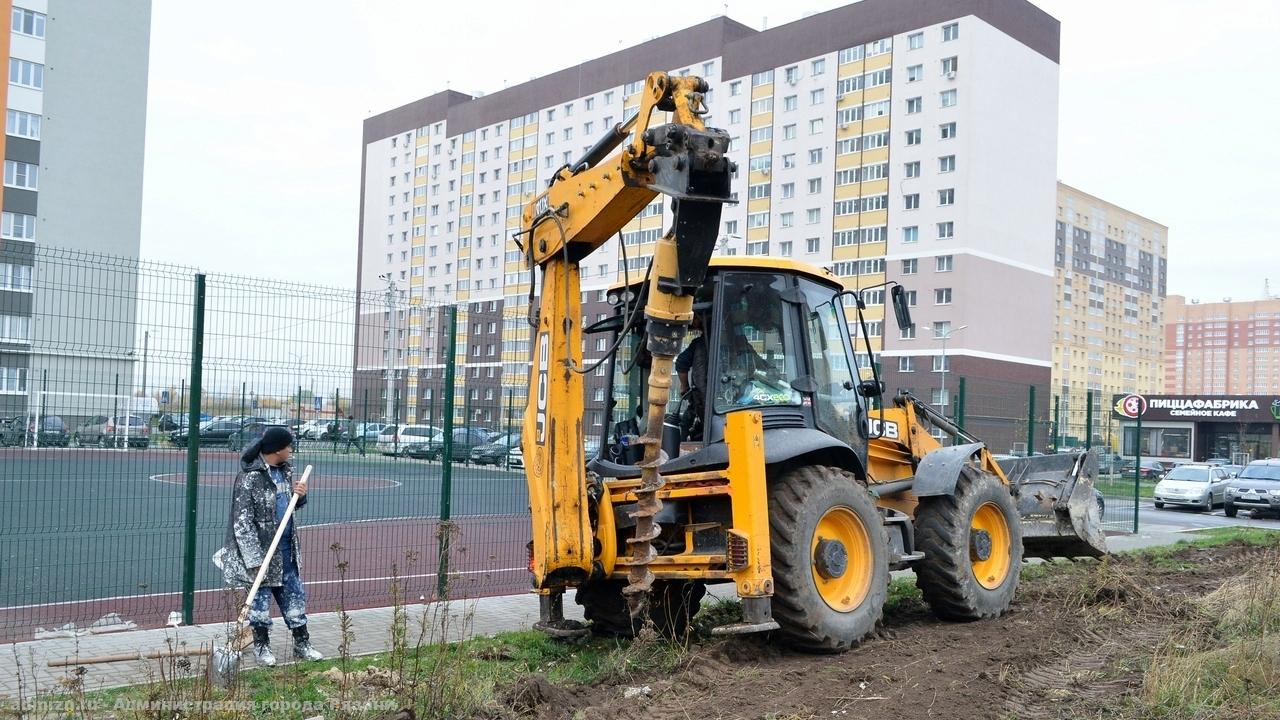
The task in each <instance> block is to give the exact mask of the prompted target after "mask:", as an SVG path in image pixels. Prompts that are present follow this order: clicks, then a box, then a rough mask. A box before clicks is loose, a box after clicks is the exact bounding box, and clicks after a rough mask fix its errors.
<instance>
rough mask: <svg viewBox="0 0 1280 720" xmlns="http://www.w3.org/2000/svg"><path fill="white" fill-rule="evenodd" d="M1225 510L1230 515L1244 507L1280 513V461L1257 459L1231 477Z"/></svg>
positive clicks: (1252, 511) (1257, 511)
mask: <svg viewBox="0 0 1280 720" xmlns="http://www.w3.org/2000/svg"><path fill="white" fill-rule="evenodd" d="M1222 510H1223V512H1224V513H1226V516H1227V517H1235V516H1236V513H1238V512H1239V511H1240V510H1249V511H1251V514H1256V513H1263V512H1271V513H1280V460H1278V459H1274V458H1273V459H1269V460H1255V461H1253V462H1251V463H1249V464H1248V465H1246V466H1245V468H1244V470H1242V471H1240V474H1239V475H1237V476H1236V477H1234V478H1232V479H1231V480H1228V481H1227V487H1226V501H1225V502H1224V503H1223V506H1222Z"/></svg>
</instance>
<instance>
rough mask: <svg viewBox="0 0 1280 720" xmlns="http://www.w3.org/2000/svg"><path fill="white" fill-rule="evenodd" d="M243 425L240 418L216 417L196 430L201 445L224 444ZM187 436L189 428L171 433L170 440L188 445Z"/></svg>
mask: <svg viewBox="0 0 1280 720" xmlns="http://www.w3.org/2000/svg"><path fill="white" fill-rule="evenodd" d="M243 427H244V425H242V424H241V423H240V421H238V420H225V419H224V420H217V419H215V420H210V421H209V422H207V423H205V424H203V425H201V426H200V427H199V428H198V429H197V430H196V436H197V437H198V438H199V443H200V444H201V445H222V444H225V443H226V442H227V438H229V437H231V434H232V433H234V432H237V431H239V430H240V429H242V428H243ZM187 437H188V433H187V428H183V429H181V430H174V431H173V432H171V433H169V441H170V442H172V443H173V444H174V445H186V444H187Z"/></svg>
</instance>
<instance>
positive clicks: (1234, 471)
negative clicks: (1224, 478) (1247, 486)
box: [1222, 465, 1244, 477]
mask: <svg viewBox="0 0 1280 720" xmlns="http://www.w3.org/2000/svg"><path fill="white" fill-rule="evenodd" d="M1222 469H1223V470H1225V471H1226V473H1227V475H1229V476H1231V477H1235V476H1237V475H1239V474H1240V473H1241V471H1243V470H1244V466H1243V465H1223V466H1222Z"/></svg>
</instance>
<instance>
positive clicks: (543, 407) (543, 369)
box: [535, 333, 551, 445]
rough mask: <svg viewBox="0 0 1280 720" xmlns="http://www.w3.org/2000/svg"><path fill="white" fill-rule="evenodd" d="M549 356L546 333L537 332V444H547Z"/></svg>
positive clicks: (548, 342) (548, 343) (549, 350)
mask: <svg viewBox="0 0 1280 720" xmlns="http://www.w3.org/2000/svg"><path fill="white" fill-rule="evenodd" d="M550 357H551V347H550V340H549V338H548V334H547V333H539V334H538V411H537V413H536V414H535V421H536V433H535V436H536V437H537V439H538V444H539V445H546V444H547V361H548V360H549V359H550Z"/></svg>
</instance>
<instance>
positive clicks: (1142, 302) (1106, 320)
mask: <svg viewBox="0 0 1280 720" xmlns="http://www.w3.org/2000/svg"><path fill="white" fill-rule="evenodd" d="M1168 238H1169V228H1167V227H1165V226H1164V225H1161V224H1160V223H1158V222H1155V221H1154V220H1150V219H1147V218H1145V217H1143V216H1141V215H1139V214H1137V213H1135V212H1132V211H1130V210H1126V209H1125V208H1122V207H1120V206H1118V205H1115V204H1114V203H1110V202H1108V201H1106V200H1103V199H1101V198H1098V197H1096V196H1094V195H1090V194H1088V193H1086V192H1084V191H1082V190H1079V189H1077V188H1074V187H1071V186H1070V185H1067V184H1065V183H1061V182H1059V183H1058V213H1057V222H1056V223H1055V227H1054V265H1055V281H1056V287H1055V293H1054V306H1055V317H1056V322H1055V324H1054V328H1053V383H1052V384H1053V392H1054V393H1055V394H1056V395H1057V396H1058V399H1059V403H1060V408H1059V416H1058V422H1059V423H1060V426H1061V429H1060V436H1061V437H1060V441H1061V442H1062V443H1064V444H1066V445H1077V444H1083V443H1084V433H1085V429H1086V422H1085V415H1086V412H1087V402H1088V400H1087V393H1088V391H1090V390H1092V391H1093V395H1094V409H1095V410H1094V419H1095V422H1094V435H1095V438H1094V440H1095V441H1103V440H1105V437H1103V434H1102V433H1103V430H1102V426H1103V424H1102V423H1101V422H1099V421H1098V418H1105V417H1107V412H1108V411H1107V409H1106V406H1107V405H1108V404H1109V402H1110V398H1111V397H1112V396H1114V395H1124V394H1128V393H1139V394H1150V393H1156V392H1159V391H1160V388H1161V384H1162V382H1163V381H1164V371H1163V367H1164V333H1165V292H1166V287H1167V271H1168ZM1112 441H1113V442H1115V441H1116V438H1115V437H1114V434H1113V437H1112Z"/></svg>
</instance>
